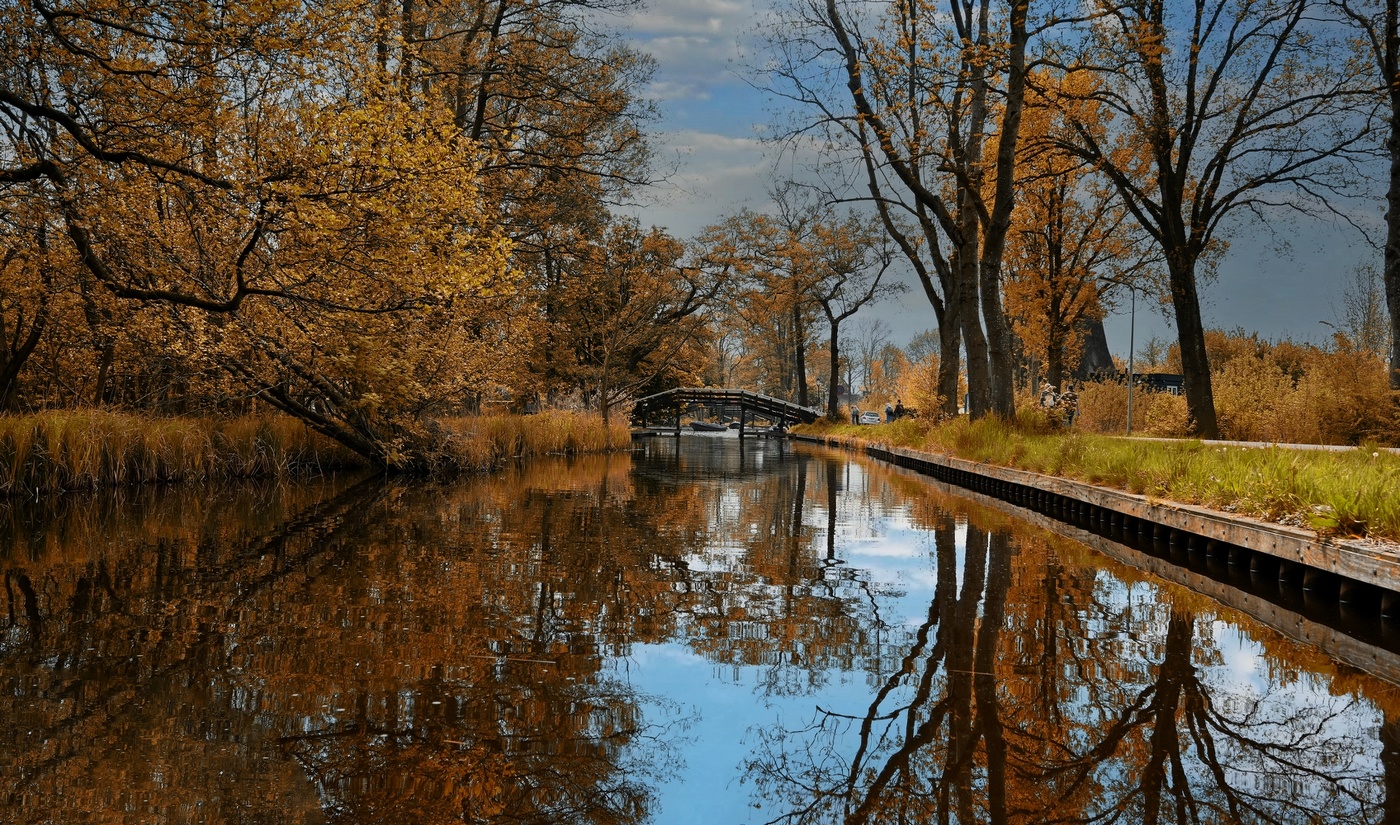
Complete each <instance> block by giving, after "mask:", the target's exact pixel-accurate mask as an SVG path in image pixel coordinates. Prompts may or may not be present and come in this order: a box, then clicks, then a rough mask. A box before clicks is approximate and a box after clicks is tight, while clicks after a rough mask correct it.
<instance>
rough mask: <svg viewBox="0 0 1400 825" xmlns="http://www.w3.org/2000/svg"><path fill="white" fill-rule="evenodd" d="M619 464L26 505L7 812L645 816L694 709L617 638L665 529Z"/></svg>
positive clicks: (15, 595) (11, 604)
mask: <svg viewBox="0 0 1400 825" xmlns="http://www.w3.org/2000/svg"><path fill="white" fill-rule="evenodd" d="M605 465H606V461H600V462H581V463H574V464H573V465H570V466H569V468H568V469H566V468H565V467H564V465H556V466H554V467H552V468H551V473H552V475H551V476H547V477H531V476H530V475H529V473H521V474H517V475H516V476H514V477H507V476H503V477H502V478H500V479H499V480H498V483H497V484H491V485H487V484H467V485H455V486H397V485H384V484H382V483H379V482H377V481H371V482H366V483H362V484H358V485H353V486H349V487H346V488H343V489H338V490H325V489H317V490H310V489H300V488H276V489H272V490H268V491H263V492H262V493H261V495H253V496H251V497H249V496H246V495H244V496H235V497H234V500H233V501H231V502H228V503H226V504H222V505H219V506H214V505H211V504H210V503H209V502H210V501H211V500H218V499H222V498H225V496H226V494H225V493H222V492H218V491H216V492H214V493H212V494H211V493H207V492H205V493H204V494H203V496H201V495H190V494H186V493H167V494H163V495H150V497H149V498H148V499H144V502H145V503H146V504H148V505H149V507H147V508H135V509H136V511H137V512H138V515H139V517H137V518H132V511H131V510H124V508H115V509H111V510H109V509H108V507H107V504H106V503H105V502H104V501H103V500H101V499H75V500H73V501H72V502H69V504H70V505H71V506H70V507H69V509H68V510H67V512H63V513H50V514H49V517H48V518H46V519H44V520H43V521H42V522H41V523H40V524H39V525H38V527H39V528H40V529H29V526H28V525H25V524H23V523H21V519H20V517H19V516H16V518H15V519H14V520H13V523H12V524H11V525H10V529H9V530H8V531H7V532H6V534H5V535H6V540H7V546H6V550H5V551H4V555H3V556H2V557H0V558H3V559H4V570H5V582H6V585H7V587H6V593H5V594H3V598H4V599H5V600H6V602H7V606H8V610H7V611H5V612H0V623H3V624H0V629H3V635H0V644H3V647H0V656H3V660H0V664H3V670H0V679H3V691H0V776H3V779H0V811H3V812H4V814H2V815H0V820H2V821H15V822H42V821H73V820H76V819H83V821H92V822H104V821H110V822H134V821H185V820H190V819H204V818H206V817H207V818H210V819H218V820H222V821H236V822H314V821H330V822H355V823H363V822H395V823H397V822H403V823H433V822H463V821H466V822H488V821H489V822H507V823H557V822H576V823H595V822H596V823H628V822H641V821H645V820H646V819H647V818H648V816H649V812H650V807H651V804H652V792H651V787H652V784H653V783H654V781H655V780H656V778H657V777H658V776H664V775H666V773H667V771H668V770H670V769H671V768H672V767H673V766H674V764H675V759H676V757H675V751H674V747H673V740H674V738H675V735H676V734H677V733H678V732H680V730H681V729H682V728H683V726H684V720H683V719H681V718H680V717H679V715H678V714H676V713H671V714H666V715H664V718H656V719H651V720H648V719H645V718H643V715H642V712H641V710H640V707H641V706H642V704H641V702H642V700H643V699H644V698H645V697H641V696H639V695H637V693H636V691H634V690H633V689H631V688H630V687H629V686H627V685H626V684H624V683H621V682H619V681H617V680H615V679H612V678H610V677H608V676H607V674H606V673H604V672H603V669H602V665H603V663H604V661H605V658H606V657H607V655H608V654H609V652H610V651H616V650H618V649H620V648H623V647H625V646H626V645H627V644H630V643H631V640H632V638H634V634H637V633H641V634H642V635H645V634H647V633H658V632H659V633H665V632H667V630H668V628H665V627H660V626H654V627H651V628H645V627H643V625H645V624H646V623H645V622H644V621H639V620H637V619H636V616H637V611H635V610H634V609H632V608H630V607H629V606H627V605H626V604H624V602H626V601H627V600H628V599H629V598H630V597H631V593H632V592H633V589H632V588H630V587H629V579H630V577H631V576H632V575H633V570H637V571H640V573H641V575H642V576H643V577H644V578H645V577H646V572H647V567H648V565H647V564H646V562H645V559H642V560H639V558H638V556H637V554H636V551H637V549H638V548H641V547H648V548H650V550H651V551H652V552H656V551H663V550H664V549H665V548H664V544H662V545H658V544H657V543H656V542H655V541H654V539H655V536H654V535H652V534H651V532H650V531H649V530H647V529H646V527H645V525H646V524H647V523H648V522H649V521H650V519H649V518H646V517H644V518H642V519H640V520H637V519H636V518H633V517H634V516H636V511H635V508H632V507H631V506H629V507H628V508H626V511H624V509H623V508H620V507H619V506H618V502H619V500H621V499H630V495H622V496H618V495H616V493H617V489H616V488H618V487H625V486H626V485H627V484H628V479H627V470H628V462H627V461H626V460H625V458H624V459H622V460H621V461H620V462H619V463H618V465H617V466H616V467H615V468H612V469H611V470H610V469H609V468H608V467H607V466H605ZM561 470H566V471H565V472H563V473H561ZM139 495H146V494H139ZM532 497H533V498H534V499H536V501H535V502H534V503H533V504H531V505H530V506H526V507H521V506H519V505H520V502H521V500H522V499H529V498H532ZM656 506H658V507H662V506H665V502H658V503H657V505H656ZM629 514H630V515H629ZM625 516H626V517H625ZM629 534H631V535H634V536H636V537H637V540H635V541H632V542H629V541H628V535H629ZM561 535H563V536H566V537H568V538H567V539H566V540H559V539H558V537H559V536H561ZM643 535H644V536H645V539H646V540H645V541H644V540H642V536H643ZM600 537H607V539H608V541H606V542H602V541H600V540H599V539H600ZM590 538H591V540H590ZM629 544H630V546H629ZM615 551H616V552H615ZM673 552H676V553H678V552H680V551H673ZM650 579H652V580H653V581H655V580H656V577H655V576H654V575H652V576H650ZM638 589H639V590H640V591H641V593H640V594H639V595H640V598H649V597H651V596H653V595H654V594H655V593H656V592H666V591H667V588H665V587H664V586H653V585H651V584H649V583H646V582H644V583H642V586H641V587H640V588H638ZM648 706H649V707H658V706H660V707H662V708H663V709H664V707H665V705H664V704H660V705H659V704H658V702H651V703H649V705H648Z"/></svg>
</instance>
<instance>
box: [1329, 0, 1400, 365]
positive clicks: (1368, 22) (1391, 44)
mask: <svg viewBox="0 0 1400 825" xmlns="http://www.w3.org/2000/svg"><path fill="white" fill-rule="evenodd" d="M1333 2H1334V3H1335V4H1336V7H1337V8H1338V9H1340V10H1341V12H1342V14H1344V15H1345V16H1346V17H1347V19H1348V20H1350V21H1351V22H1352V23H1353V24H1354V25H1355V26H1356V27H1357V29H1359V30H1360V32H1361V43H1362V45H1363V48H1364V49H1365V55H1366V57H1367V62H1368V63H1369V64H1370V67H1371V70H1372V71H1373V72H1374V73H1375V74H1373V75H1372V77H1374V78H1375V87H1376V88H1375V90H1374V100H1376V101H1377V102H1379V103H1380V105H1381V111H1382V112H1383V115H1384V120H1385V125H1384V126H1383V127H1382V134H1383V135H1384V136H1385V154H1386V157H1387V160H1388V164H1387V170H1386V171H1387V176H1386V189H1385V200H1386V206H1387V209H1386V212H1385V250H1384V263H1383V264H1382V282H1383V283H1384V285H1385V304H1386V308H1387V310H1388V311H1389V313H1390V323H1389V329H1388V335H1389V338H1390V346H1389V357H1390V388H1391V389H1392V390H1400V0H1333Z"/></svg>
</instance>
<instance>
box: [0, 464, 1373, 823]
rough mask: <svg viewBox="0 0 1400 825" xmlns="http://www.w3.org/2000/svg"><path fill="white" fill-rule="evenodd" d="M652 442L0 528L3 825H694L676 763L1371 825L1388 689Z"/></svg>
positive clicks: (48, 512)
mask: <svg viewBox="0 0 1400 825" xmlns="http://www.w3.org/2000/svg"><path fill="white" fill-rule="evenodd" d="M657 441H658V444H656V445H654V446H649V447H648V448H647V450H648V452H647V453H646V454H645V455H642V456H640V457H638V458H636V459H633V458H631V457H627V456H614V457H598V458H589V459H584V460H577V461H569V462H564V461H561V462H538V463H532V464H531V465H530V466H528V467H525V468H522V469H517V470H514V471H511V472H508V473H503V474H501V475H498V476H494V477H492V478H490V479H486V480H479V481H469V482H463V483H453V484H396V483H384V482H382V481H370V482H365V483H358V484H353V483H339V484H324V485H320V486H316V485H308V486H294V487H271V488H265V489H260V488H250V489H240V490H227V489H211V490H198V491H192V490H174V491H146V492H135V493H129V494H126V499H127V500H125V501H122V500H120V499H119V498H114V497H75V498H72V499H62V500H57V501H55V502H50V503H48V505H49V506H47V507H46V508H45V510H44V511H43V512H42V513H38V514H37V515H36V511H31V510H26V509H25V508H22V507H18V506H8V505H7V506H5V507H3V508H0V519H3V520H0V570H3V573H4V590H3V592H0V822H9V821H14V822H45V821H49V822H66V821H74V820H81V821H88V822H97V823H103V822H146V821H192V820H207V821H216V820H217V821H228V822H258V823H282V822H287V823H290V822H317V821H320V822H334V823H344V824H345V825H349V823H410V822H411V823H435V822H489V823H521V824H522V825H525V824H527V823H600V825H601V823H608V825H626V824H627V823H640V822H645V821H656V822H659V823H667V824H668V825H669V823H671V822H675V821H678V820H679V819H680V818H682V817H683V816H687V815H691V814H695V815H702V819H700V820H692V821H706V819H709V817H703V814H704V812H696V811H693V810H690V811H687V810H677V808H675V807H673V808H671V809H670V810H662V809H661V808H660V805H661V802H662V798H663V795H664V794H666V793H669V791H668V790H667V789H668V788H670V787H671V785H668V784H667V783H666V780H667V779H668V778H669V777H671V776H672V775H673V774H674V773H676V772H677V771H679V770H681V768H682V758H681V757H682V755H683V753H685V752H686V751H683V749H684V748H692V747H695V746H694V745H693V743H692V742H690V741H689V740H690V739H691V737H695V738H698V737H699V736H700V734H699V731H701V730H712V731H717V732H718V733H719V735H722V736H726V737H729V738H730V740H731V741H730V743H729V744H730V745H733V742H734V741H737V740H739V739H740V738H743V739H744V740H745V744H744V745H741V746H736V747H738V748H739V749H740V750H739V751H730V753H737V752H749V751H750V749H751V752H750V753H749V756H748V758H747V759H746V760H743V761H744V764H735V763H736V762H739V761H740V760H739V758H738V757H735V758H733V759H731V760H730V761H729V762H727V763H726V764H721V765H715V764H707V765H704V766H703V767H705V768H707V769H709V770H710V771H711V773H713V772H715V771H719V772H724V771H728V770H729V769H730V768H733V769H734V770H735V771H736V775H738V772H739V771H741V770H746V774H747V778H746V780H745V781H748V782H750V783H751V785H750V786H749V788H751V789H752V790H753V791H754V792H755V795H756V800H755V801H756V802H757V804H758V805H759V806H761V807H758V808H752V807H751V808H747V809H744V808H742V804H743V797H744V795H746V794H747V793H748V789H747V788H741V787H740V786H739V785H738V783H732V784H730V785H728V786H727V787H726V788H725V789H724V790H723V791H722V793H725V794H728V795H732V796H738V797H739V799H738V800H730V799H729V798H728V797H723V798H721V797H720V796H719V795H718V794H717V793H716V791H715V788H714V787H713V786H711V785H706V786H704V787H695V786H692V787H691V788H690V789H688V791H687V793H688V794H689V796H687V797H685V799H687V800H691V801H693V800H697V799H698V800H701V801H702V802H703V801H711V800H712V801H713V802H714V804H715V805H716V806H717V807H718V806H720V805H721V804H729V805H730V807H729V808H728V810H730V811H732V810H733V809H734V808H735V807H739V808H740V810H743V811H744V812H745V814H750V815H752V817H753V818H751V819H750V821H763V820H764V819H767V820H770V821H774V822H791V823H809V822H810V823H817V822H850V823H883V822H946V823H953V822H957V823H964V824H967V823H974V822H992V823H1003V822H1005V823H1040V822H1045V823H1050V822H1056V823H1058V822H1084V823H1139V822H1153V823H1156V822H1171V823H1187V822H1204V823H1225V822H1278V823H1294V822H1314V821H1326V822H1334V821H1335V822H1358V823H1359V822H1381V821H1390V822H1395V821H1400V811H1397V810H1392V809H1390V808H1387V807H1386V806H1392V807H1394V806H1396V805H1397V802H1400V732H1397V731H1400V722H1397V721H1396V720H1400V712H1397V710H1398V709H1400V708H1397V706H1400V701H1397V699H1396V693H1397V691H1396V690H1395V688H1394V687H1393V686H1390V685H1386V684H1384V683H1381V682H1379V681H1378V680H1376V679H1374V678H1372V677H1369V676H1366V675H1364V674H1359V673H1357V672H1354V671H1347V670H1346V669H1345V668H1342V667H1340V666H1338V665H1337V664H1335V663H1334V662H1332V661H1331V660H1329V659H1328V658H1327V657H1326V656H1325V655H1323V654H1321V653H1320V652H1319V651H1318V650H1316V649H1315V648H1311V647H1306V646H1303V645H1299V644H1295V643H1293V642H1290V641H1288V640H1286V639H1284V638H1283V637H1282V636H1280V635H1278V634H1276V633H1274V632H1272V631H1269V630H1267V629H1266V628H1264V627H1262V626H1260V625H1258V624H1256V623H1254V622H1252V621H1250V620H1248V619H1246V618H1245V617H1243V616H1241V615H1238V614H1235V613H1234V612H1233V611H1230V610H1228V609H1226V608H1223V607H1221V606H1220V605H1218V604H1216V603H1215V602H1213V601H1211V600H1209V599H1207V598H1205V597H1203V596H1199V595H1194V594H1192V593H1190V592H1189V591H1185V590H1183V589H1181V588H1178V587H1175V586H1173V585H1169V584H1166V583H1164V582H1161V581H1160V580H1157V579H1154V578H1151V577H1150V576H1148V575H1146V574H1143V573H1140V572H1137V571H1135V570H1133V569H1131V568H1127V567H1124V566H1122V565H1120V564H1118V563H1116V562H1113V561H1111V560H1108V559H1107V558H1105V557H1102V556H1099V555H1096V554H1094V553H1093V552H1092V551H1090V550H1089V549H1088V548H1086V547H1084V546H1083V545H1079V544H1075V543H1073V542H1070V541H1068V540H1065V539H1061V538H1058V537H1055V536H1053V535H1050V534H1047V533H1044V532H1043V531H1040V530H1037V529H1034V528H1028V527H1027V526H1025V525H1022V524H1020V523H1018V522H1015V521H1014V520H1013V519H1011V518H1010V517H1008V516H1006V515H1005V514H1003V513H1000V512H998V511H996V510H991V509H986V508H981V507H978V506H976V505H974V504H972V503H970V502H968V501H967V500H966V499H963V498H961V497H958V496H953V495H946V494H944V493H940V492H938V491H937V490H936V489H933V488H930V486H929V485H927V484H926V483H925V482H924V481H921V480H918V479H914V478H911V477H909V476H907V475H905V474H903V473H901V472H897V471H893V470H890V469H887V468H882V467H880V466H877V465H870V464H866V463H864V462H861V461H858V460H852V459H850V458H849V457H847V456H845V455H843V454H838V453H830V452H825V451H794V450H792V449H791V447H790V446H782V445H777V444H757V445H755V444H752V443H750V444H748V445H747V446H746V447H744V448H743V449H736V448H735V447H734V446H733V444H732V442H734V441H737V439H731V440H730V442H731V443H728V444H726V443H724V442H722V441H720V440H719V439H716V440H714V441H713V442H705V441H699V440H696V441H695V442H693V443H692V444H691V445H690V446H687V447H685V448H680V447H678V446H677V444H676V443H675V442H676V441H681V440H671V439H665V440H663V439H658V440H657ZM660 442H664V443H660ZM896 516H897V518H896ZM895 521H899V522H900V523H901V524H902V525H905V526H904V527H901V529H906V530H907V532H908V533H909V534H911V535H917V536H918V538H917V539H916V541H917V542H918V543H919V549H914V548H912V547H911V548H906V549H909V550H910V553H907V554H903V555H898V556H888V557H887V558H888V559H893V561H891V562H890V566H889V567H888V568H887V569H884V570H881V569H879V566H878V563H877V561H876V560H877V558H879V557H878V553H876V554H875V555H871V554H866V555H862V551H861V549H860V548H861V547H862V546H865V547H866V548H867V549H871V550H872V552H875V551H887V550H889V549H890V548H889V547H886V546H884V545H882V544H881V542H883V541H884V539H883V538H882V536H884V535H885V534H886V533H887V532H889V531H891V527H890V525H891V524H892V523H894V522H895ZM862 543H864V544H862ZM923 548H926V552H925V550H924V549H923ZM925 574H927V576H928V579H927V583H925V580H924V578H923V577H924V575H925ZM662 649H664V650H665V652H666V654H667V655H674V656H675V657H676V659H674V660H668V661H674V662H678V663H680V664H678V665H677V669H676V672H680V673H684V674H686V675H689V674H691V673H696V672H699V671H708V672H709V673H711V674H720V676H719V678H717V679H712V680H711V681H712V682H718V683H719V685H720V687H719V688H714V687H713V685H701V686H696V685H690V684H684V685H681V686H680V687H679V688H677V690H678V692H677V693H676V694H675V695H673V696H670V697H655V696H649V695H646V692H645V691H644V690H643V689H641V688H639V687H637V685H640V684H646V683H647V679H648V678H652V677H655V676H656V671H655V670H654V671H652V672H650V673H642V671H643V670H644V668H643V667H642V665H641V661H642V659H644V658H646V657H645V656H644V655H642V654H639V653H638V651H657V650H662ZM682 658H683V659H684V661H682ZM692 662H699V663H700V668H698V669H687V668H690V666H691V663H692ZM634 663H635V664H636V670H635V671H634V670H630V669H629V668H631V667H632V666H633V664H634ZM668 666H669V665H668ZM675 681H684V680H674V679H673V680H672V682H675ZM658 683H664V684H665V685H666V689H667V690H670V689H671V682H666V680H664V679H659V680H658ZM684 691H692V692H688V693H687V692H684ZM724 691H727V692H724ZM755 693H756V694H758V696H759V698H760V699H761V701H760V702H754V701H752V699H753V695H754V694H755ZM735 697H739V698H738V700H737V701H736V698H735ZM851 697H858V698H854V699H853V698H851ZM712 698H717V699H718V701H717V702H716V703H715V704H714V705H704V704H703V702H704V701H708V700H709V699H712ZM814 707H815V708H816V710H815V711H813V708H814ZM681 708H684V709H685V710H684V711H683V712H682V710H681ZM736 708H739V709H740V710H736ZM706 713H708V714H709V718H699V719H697V718H696V717H699V716H703V715H704V714H706ZM813 713H815V715H812V714H813ZM765 714H766V715H765ZM809 716H810V718H811V723H810V725H807V726H804V727H800V728H798V729H790V728H788V727H784V726H782V725H779V724H777V723H775V722H773V721H772V720H773V719H775V718H776V719H788V720H791V719H794V718H808V717H809ZM741 717H742V718H743V719H744V720H745V721H744V722H742V723H741V722H739V721H738V720H739V719H740V718H741ZM749 719H756V720H759V721H758V722H757V724H758V727H757V728H755V729H753V730H752V731H746V728H747V726H748V724H749V722H748V721H747V720H749ZM692 723H694V724H693V726H692ZM707 725H708V726H709V728H706V726H707ZM1378 729H1379V732H1378ZM721 750H722V749H721ZM716 752H717V751H716V750H713V749H712V750H705V749H704V746H703V745H702V746H700V749H698V750H693V751H690V753H693V754H695V755H694V756H692V757H690V758H691V760H692V761H693V762H694V761H704V760H710V759H712V757H713V754H714V753H716ZM693 767H694V766H692V768H693ZM695 784H696V785H700V784H703V783H695ZM667 801H670V800H669V799H668V800H667ZM730 803H732V804H730ZM690 807H692V808H693V807H696V806H695V805H694V804H693V802H692V804H691V806H690ZM738 819H739V817H737V816H729V817H723V818H721V819H720V820H719V821H724V822H728V821H730V820H736V821H737V820H738Z"/></svg>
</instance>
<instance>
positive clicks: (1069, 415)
mask: <svg viewBox="0 0 1400 825" xmlns="http://www.w3.org/2000/svg"><path fill="white" fill-rule="evenodd" d="M1040 406H1041V407H1043V408H1044V409H1046V410H1050V411H1051V412H1053V413H1058V414H1059V415H1062V416H1064V419H1065V426H1067V427H1068V426H1073V425H1074V417H1075V416H1076V415H1078V414H1079V393H1078V392H1076V391H1075V386H1074V385H1073V384H1070V385H1069V388H1068V389H1066V390H1065V391H1064V392H1058V391H1056V389H1055V385H1053V384H1051V383H1049V382H1045V383H1043V384H1041V385H1040Z"/></svg>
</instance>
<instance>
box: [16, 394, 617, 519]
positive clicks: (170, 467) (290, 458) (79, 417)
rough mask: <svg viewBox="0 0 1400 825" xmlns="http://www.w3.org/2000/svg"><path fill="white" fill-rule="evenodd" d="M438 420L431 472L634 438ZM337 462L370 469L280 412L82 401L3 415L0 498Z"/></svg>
mask: <svg viewBox="0 0 1400 825" xmlns="http://www.w3.org/2000/svg"><path fill="white" fill-rule="evenodd" d="M438 429H439V435H440V443H441V449H440V451H439V456H440V458H439V463H440V466H437V467H434V468H433V469H434V470H435V471H438V472H484V471H488V470H491V469H494V468H496V467H499V466H500V465H501V464H503V463H505V462H507V461H510V460H513V459H516V458H523V457H529V456H537V455H549V454H572V453H583V452H602V451H606V450H615V449H620V448H623V447H625V446H627V445H628V444H630V443H631V436H630V433H629V431H628V429H627V426H626V424H625V423H622V422H618V421H616V420H615V421H613V422H612V423H611V424H609V425H605V424H604V423H603V420H602V418H601V417H600V416H598V415H596V414H584V413H575V412H565V411H547V412H543V413H539V414H536V415H525V416H522V415H485V416H470V417H459V418H449V419H444V420H442V421H440V422H438ZM339 469H363V470H373V469H376V468H375V466H374V465H373V464H371V463H370V462H369V461H367V460H366V459H365V458H364V457H363V456H360V455H358V454H356V453H355V452H353V451H351V450H349V449H348V448H346V447H345V446H343V445H341V444H339V443H337V442H335V441H333V440H332V439H329V438H327V437H325V436H322V435H320V434H318V433H316V432H315V431H313V430H312V429H311V428H309V427H308V426H306V425H305V424H304V423H302V422H301V421H298V420H296V419H293V418H290V417H288V416H283V415H276V414H256V415H245V416H239V417H234V418H228V417H218V416H207V417H172V418H166V417H153V416H148V415H140V414H134V413H123V412H114V411H108V410H97V409H85V410H53V411H47V412H40V413H33V414H29V415H5V416H0V499H5V498H11V497H16V496H37V495H41V494H52V493H64V492H72V491H81V490H96V489H102V488H111V487H119V486H124V485H132V484H169V483H181V482H194V481H205V480H215V479H238V478H291V477H303V476H315V475H320V474H322V473H325V472H329V471H332V470H339Z"/></svg>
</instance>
